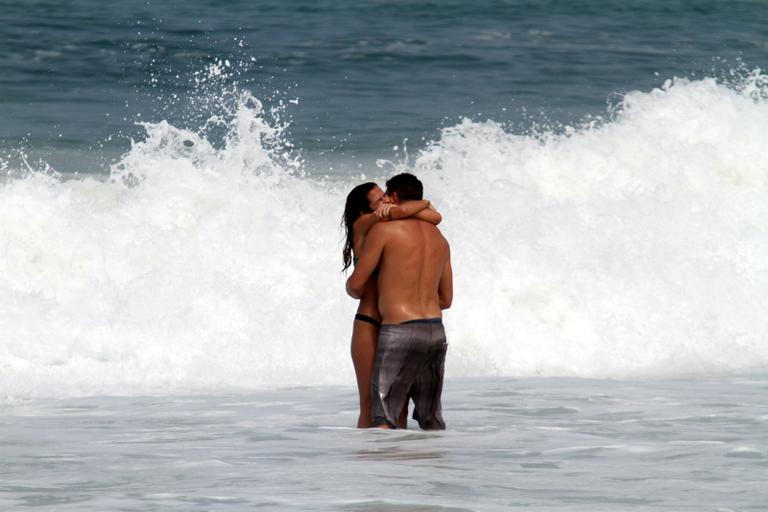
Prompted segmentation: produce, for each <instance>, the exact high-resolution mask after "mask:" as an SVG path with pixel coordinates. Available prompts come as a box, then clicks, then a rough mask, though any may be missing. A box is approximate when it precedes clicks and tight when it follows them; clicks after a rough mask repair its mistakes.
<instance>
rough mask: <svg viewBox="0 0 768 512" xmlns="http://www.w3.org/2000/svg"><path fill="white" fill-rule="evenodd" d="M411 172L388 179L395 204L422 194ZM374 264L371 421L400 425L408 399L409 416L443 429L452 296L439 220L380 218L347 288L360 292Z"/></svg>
mask: <svg viewBox="0 0 768 512" xmlns="http://www.w3.org/2000/svg"><path fill="white" fill-rule="evenodd" d="M422 192H423V189H422V185H421V182H420V181H419V180H418V179H417V178H416V176H413V175H412V174H407V173H403V174H398V175H397V176H395V177H393V178H392V179H390V180H389V181H387V196H388V197H389V199H390V201H391V202H392V203H394V204H401V203H404V202H407V201H416V200H420V199H421V198H422ZM377 267H378V269H379V275H378V278H377V281H378V287H379V312H380V313H381V316H382V327H381V331H380V332H379V345H378V350H377V353H376V362H375V363H374V367H373V376H372V378H371V390H372V393H371V398H372V400H373V411H372V414H373V420H374V425H377V426H380V427H383V428H397V427H398V426H400V427H405V424H404V423H405V421H404V419H405V418H404V417H403V418H401V419H400V421H398V415H399V413H400V411H401V410H403V408H404V407H405V406H407V403H408V400H409V399H413V402H414V405H415V409H414V412H413V418H414V419H415V420H417V421H418V422H419V426H420V427H421V428H422V429H425V430H442V429H444V428H445V422H444V421H443V415H442V405H441V402H440V396H441V394H442V390H443V372H444V363H445V353H446V350H447V348H448V344H447V343H446V340H445V331H444V329H443V323H442V316H443V314H442V310H443V309H447V308H449V307H450V306H451V301H452V300H453V276H452V273H451V259H450V250H449V247H448V242H447V241H446V240H445V238H443V235H442V234H440V231H439V230H438V229H437V227H436V226H434V225H432V224H430V223H428V222H424V221H421V220H418V219H415V218H409V219H404V220H398V221H394V222H382V223H379V224H376V225H375V226H373V227H372V228H371V230H370V231H369V232H368V235H367V236H366V238H365V244H364V245H363V250H362V253H361V255H360V261H358V263H357V266H356V267H355V271H354V272H353V273H352V275H351V276H350V277H349V279H348V280H347V293H348V294H349V295H350V296H352V297H354V298H359V297H360V295H361V294H362V293H363V290H364V286H365V283H366V281H368V278H369V277H370V275H371V274H372V273H373V272H374V270H376V268H377Z"/></svg>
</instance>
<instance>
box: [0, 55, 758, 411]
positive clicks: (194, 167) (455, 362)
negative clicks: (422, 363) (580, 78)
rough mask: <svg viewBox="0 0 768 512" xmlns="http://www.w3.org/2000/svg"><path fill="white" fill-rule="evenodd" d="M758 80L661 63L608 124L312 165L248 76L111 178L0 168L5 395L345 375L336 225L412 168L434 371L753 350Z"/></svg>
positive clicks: (697, 364)
mask: <svg viewBox="0 0 768 512" xmlns="http://www.w3.org/2000/svg"><path fill="white" fill-rule="evenodd" d="M767 83H768V79H767V78H766V76H765V75H764V74H762V73H761V72H760V71H759V70H757V71H755V72H753V73H751V74H750V75H748V76H746V77H744V78H743V79H741V80H739V81H737V82H736V83H724V82H723V81H718V80H715V79H714V78H703V79H699V80H689V79H672V80H669V81H668V82H666V83H665V84H664V85H663V86H662V87H659V88H657V89H653V90H651V91H634V92H631V93H628V94H627V95H625V96H624V97H623V100H622V101H621V102H620V103H619V104H618V105H616V107H615V108H613V109H611V111H610V112H606V114H605V117H604V119H601V120H597V121H595V120H592V121H590V120H585V122H584V123H583V124H582V125H578V126H573V127H564V128H560V129H556V130H550V129H541V130H538V131H533V132H527V133H520V132H516V131H515V129H514V127H510V126H507V125H503V124H500V123H496V122H494V121H486V122H477V121H471V120H464V121H462V122H459V123H458V124H455V125H453V126H449V127H446V128H445V129H443V130H442V132H441V133H440V134H439V136H438V137H436V138H435V140H434V141H433V142H431V143H430V144H428V145H427V146H426V147H425V148H424V149H422V150H420V151H418V152H416V153H415V154H414V155H413V156H412V157H411V158H410V159H408V160H402V161H395V162H394V163H392V162H390V163H388V164H382V166H381V167H377V168H369V169H364V170H363V171H364V172H363V173H355V174H351V173H347V174H335V175H334V174H332V173H328V176H325V175H324V174H322V173H318V172H309V171H308V168H309V167H311V165H310V164H311V162H309V163H308V162H306V160H305V159H304V157H303V156H302V154H301V152H300V151H297V150H296V149H295V148H294V147H293V146H292V144H291V140H290V137H289V135H288V134H287V131H286V129H285V127H284V126H283V125H281V124H280V123H275V122H273V121H272V120H271V119H272V118H271V117H270V116H269V115H268V112H267V111H266V110H265V108H264V106H263V105H262V104H261V102H260V101H259V100H258V99H257V98H255V97H253V96H252V95H251V94H250V93H248V92H247V91H242V90H241V91H236V93H234V95H233V96H232V97H231V98H228V101H230V102H231V103H230V104H231V106H232V108H231V109H230V110H229V111H228V113H227V114H226V115H225V116H223V117H221V118H219V119H218V120H217V122H218V123H219V126H220V127H222V130H223V136H221V137H220V138H218V137H216V138H214V137H213V136H212V135H210V134H209V132H207V131H205V130H202V129H196V128H195V127H181V126H174V125H172V124H170V123H169V122H167V121H162V120H161V121H159V122H149V123H143V124H142V129H143V131H144V135H143V137H142V138H141V139H139V140H136V141H134V143H133V144H132V146H131V148H130V150H129V151H127V152H126V153H125V154H124V155H123V157H122V158H121V159H120V160H119V161H118V162H116V163H115V164H114V165H113V166H112V168H111V173H110V176H109V177H108V178H107V179H99V178H95V177H88V176H79V177H78V178H77V179H62V177H61V176H58V175H56V173H55V172H50V170H48V171H45V170H40V171H32V172H30V171H28V170H26V171H25V170H23V169H21V170H20V169H15V168H12V166H11V164H9V163H7V162H6V163H5V164H4V166H5V171H4V172H5V173H6V174H7V176H8V178H7V179H6V181H5V182H4V183H3V185H2V186H1V187H0V241H2V242H3V243H2V246H3V249H2V251H0V303H2V304H3V305H4V307H3V308H2V310H1V311H0V331H1V332H2V333H3V334H2V337H0V374H2V378H0V396H3V397H6V398H7V399H10V398H13V397H35V396H79V395H101V394H121V395H135V394H155V393H186V392H207V391H212V390H214V391H215V390H227V389H270V388H279V387H292V386H316V385H326V384H351V383H353V382H354V377H353V373H352V367H351V363H350V360H349V355H348V352H349V346H348V344H349V336H350V332H351V323H352V317H353V315H354V310H355V302H354V301H352V300H351V299H349V298H347V297H346V296H345V294H344V279H345V276H344V275H343V274H341V272H340V269H341V239H342V233H341V228H340V224H339V220H340V218H341V210H342V207H343V198H344V197H345V195H346V193H347V192H348V190H349V189H350V188H351V187H352V186H354V185H355V184H357V183H359V182H362V181H367V180H374V181H378V182H379V183H381V184H383V183H384V181H385V179H386V177H387V176H388V175H391V174H392V173H394V172H399V171H400V170H409V171H412V172H414V173H416V174H417V175H418V176H419V177H420V178H421V179H422V181H423V182H424V184H425V189H426V196H427V197H428V198H429V199H430V200H432V201H433V202H434V203H436V205H437V206H438V208H439V209H440V210H441V212H442V213H443V215H444V218H445V221H444V223H443V225H441V229H442V230H443V232H444V233H445V234H446V236H447V238H448V239H449V241H450V242H451V244H452V256H453V266H454V274H455V276H454V280H455V301H454V304H453V307H452V309H451V310H448V311H447V312H446V326H447V334H448V337H449V343H450V351H449V355H448V359H447V375H448V376H449V378H451V377H458V376H477V375H484V376H487V375H495V376H537V375H541V376H569V377H609V378H611V377H617V378H618V377H621V378H634V377H637V378H648V377H670V376H690V375H715V374H724V373H744V372H750V371H757V370H764V369H765V368H766V367H768V343H766V341H765V340H766V335H768V323H766V322H765V320H764V318H763V314H762V308H761V302H762V299H763V298H764V297H765V295H766V292H767V291H768V263H767V262H768V244H767V243H766V240H768V236H767V235H768V234H767V233H766V228H765V226H767V225H768V222H766V221H768V206H766V204H765V201H764V198H765V196H766V192H767V190H766V187H767V186H768V180H767V179H766V178H767V173H768V171H766V169H767V168H766V166H765V157H764V147H765V146H766V143H768V135H766V134H768V101H766V100H767V99H768V85H766V84H767Z"/></svg>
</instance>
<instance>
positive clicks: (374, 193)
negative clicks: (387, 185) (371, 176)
mask: <svg viewBox="0 0 768 512" xmlns="http://www.w3.org/2000/svg"><path fill="white" fill-rule="evenodd" d="M367 198H368V207H369V208H370V209H371V211H376V208H378V207H379V206H381V203H383V202H384V191H383V190H381V189H380V188H379V187H378V186H375V187H373V188H372V189H371V190H370V191H369V192H368V196H367Z"/></svg>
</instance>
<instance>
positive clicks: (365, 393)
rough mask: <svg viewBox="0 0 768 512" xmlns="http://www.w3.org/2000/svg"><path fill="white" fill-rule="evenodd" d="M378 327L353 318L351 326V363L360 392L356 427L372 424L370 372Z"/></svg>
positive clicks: (374, 353)
mask: <svg viewBox="0 0 768 512" xmlns="http://www.w3.org/2000/svg"><path fill="white" fill-rule="evenodd" d="M378 339H379V328H378V327H376V326H375V325H373V324H370V323H368V322H363V321H361V320H355V322H354V324H353V326H352V364H353V365H354V366H355V375H356V376H357V390H358V392H359V393H360V416H359V417H358V419H357V428H369V427H371V426H372V422H371V420H372V418H371V374H372V373H373V362H374V360H375V359H376V345H377V342H378Z"/></svg>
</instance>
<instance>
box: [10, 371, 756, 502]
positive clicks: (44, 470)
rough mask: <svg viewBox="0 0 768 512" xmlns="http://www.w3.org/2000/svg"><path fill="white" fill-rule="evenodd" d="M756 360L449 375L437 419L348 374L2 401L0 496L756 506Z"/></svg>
mask: <svg viewBox="0 0 768 512" xmlns="http://www.w3.org/2000/svg"><path fill="white" fill-rule="evenodd" d="M767 388H768V377H766V376H765V375H761V376H748V377H729V378H720V379H701V380H644V381H617V380H587V379H564V378H549V379H543V378H530V379H501V378H495V379H467V380H465V379H455V380H448V381H447V383H446V390H445V395H444V405H445V417H446V420H447V422H448V430H447V431H445V432H422V431H419V430H417V429H414V427H415V426H414V425H413V422H411V424H410V426H411V428H412V430H408V431H381V430H357V429H354V428H350V426H351V425H353V424H354V422H355V419H356V411H355V410H354V407H355V401H354V400H355V397H354V390H353V389H351V388H349V387H319V388H300V389H287V390H277V391H264V392H249V393H242V394H241V393H235V394H228V395H217V396H156V397H93V398H76V399H75V398H73V399H66V400H45V399H43V400H35V401H30V402H19V403H16V404H7V403H6V404H5V405H4V406H2V407H3V408H2V416H0V439H2V444H1V445H0V453H1V455H0V461H1V462H0V482H2V483H0V508H4V509H5V508H7V509H11V508H13V509H16V508H22V507H23V508H27V507H30V508H32V507H37V508H41V509H44V510H57V511H64V510H77V511H88V510H99V511H108V510H110V511H111V510H121V511H126V510H222V509H228V510H252V509H254V508H258V509H261V510H350V511H367V512H372V511H398V512H405V511H437V510H477V511H479V510H510V509H522V510H547V511H575V510H585V511H586V510H590V511H617V510H641V511H646V510H647V511H654V510H697V511H701V510H711V511H726V510H740V511H746V510H765V504H766V503H768V491H767V490H766V487H765V479H766V474H767V473H768V436H766V433H765V432H766V424H768V400H766V398H765V397H766V389H767Z"/></svg>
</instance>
